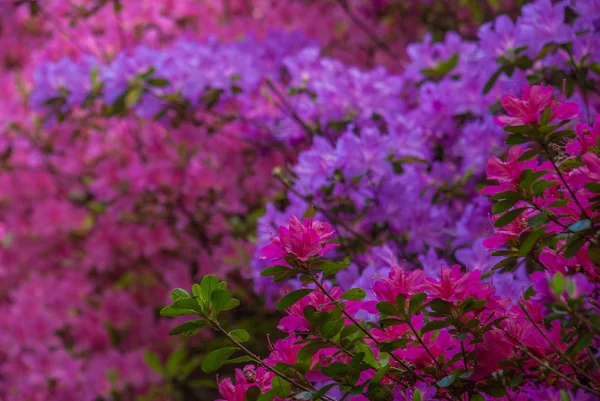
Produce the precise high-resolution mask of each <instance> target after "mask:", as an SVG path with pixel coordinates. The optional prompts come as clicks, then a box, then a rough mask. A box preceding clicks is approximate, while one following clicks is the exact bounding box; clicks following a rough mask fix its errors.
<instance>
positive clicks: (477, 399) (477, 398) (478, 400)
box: [469, 393, 485, 401]
mask: <svg viewBox="0 0 600 401" xmlns="http://www.w3.org/2000/svg"><path fill="white" fill-rule="evenodd" d="M469 401H485V397H484V396H482V395H481V394H479V393H475V394H473V395H472V396H471V398H469Z"/></svg>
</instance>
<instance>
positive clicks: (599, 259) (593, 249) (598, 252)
mask: <svg viewBox="0 0 600 401" xmlns="http://www.w3.org/2000/svg"><path fill="white" fill-rule="evenodd" d="M588 255H589V257H590V260H591V261H592V263H594V264H595V265H596V266H600V249H599V248H598V246H597V245H596V246H594V245H592V244H590V246H589V248H588Z"/></svg>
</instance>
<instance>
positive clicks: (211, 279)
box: [200, 274, 219, 302]
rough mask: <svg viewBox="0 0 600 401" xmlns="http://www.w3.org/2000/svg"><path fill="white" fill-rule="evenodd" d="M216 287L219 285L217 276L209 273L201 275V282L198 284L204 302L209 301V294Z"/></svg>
mask: <svg viewBox="0 0 600 401" xmlns="http://www.w3.org/2000/svg"><path fill="white" fill-rule="evenodd" d="M218 287H219V279H218V278H217V276H214V275H212V274H209V275H206V276H204V277H202V283H201V284H200V298H202V300H204V302H209V301H210V295H211V294H212V292H213V291H214V290H216V289H217V288H218Z"/></svg>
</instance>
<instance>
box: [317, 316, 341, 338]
mask: <svg viewBox="0 0 600 401" xmlns="http://www.w3.org/2000/svg"><path fill="white" fill-rule="evenodd" d="M343 327H344V319H342V318H340V319H335V320H332V321H330V322H327V323H325V324H324V325H323V328H322V329H321V335H322V336H323V338H333V337H335V336H336V335H337V334H338V333H339V332H340V330H342V328H343Z"/></svg>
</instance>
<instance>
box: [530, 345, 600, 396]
mask: <svg viewBox="0 0 600 401" xmlns="http://www.w3.org/2000/svg"><path fill="white" fill-rule="evenodd" d="M522 350H523V351H524V352H525V353H526V354H527V355H528V356H529V357H530V358H531V359H533V360H534V361H536V362H537V363H539V364H540V365H541V366H544V367H545V368H546V369H548V370H549V371H551V372H552V373H554V374H555V375H557V376H559V377H560V378H562V379H564V380H566V381H568V382H569V383H571V384H572V385H574V386H576V387H580V388H582V389H584V390H585V391H589V392H590V393H592V394H595V395H597V396H600V391H596V390H594V389H593V388H590V387H588V386H586V385H585V384H581V383H579V382H577V381H575V380H573V379H571V378H570V377H568V376H565V375H564V374H562V373H560V372H559V371H558V370H556V369H554V368H553V367H552V366H550V364H548V363H545V362H544V361H542V360H541V359H539V358H538V357H536V356H535V355H533V354H532V353H531V352H529V351H528V350H527V348H525V347H523V348H522Z"/></svg>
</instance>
